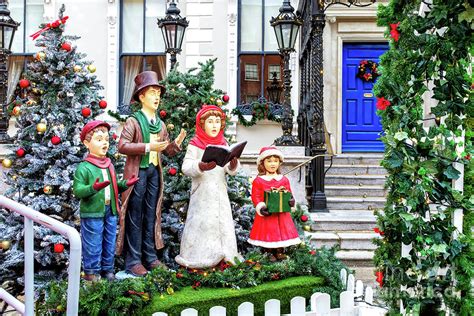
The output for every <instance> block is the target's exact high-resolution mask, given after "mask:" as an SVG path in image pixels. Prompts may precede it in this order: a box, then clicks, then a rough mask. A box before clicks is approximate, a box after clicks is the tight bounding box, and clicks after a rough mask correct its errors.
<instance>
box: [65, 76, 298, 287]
mask: <svg viewBox="0 0 474 316" xmlns="http://www.w3.org/2000/svg"><path fill="white" fill-rule="evenodd" d="M164 93H165V87H164V86H162V85H161V84H159V82H158V78H157V74H156V73H155V72H152V71H145V72H142V73H140V74H138V75H137V76H136V77H135V90H134V93H133V97H132V98H133V100H134V101H136V102H139V103H141V110H139V111H137V112H135V113H134V114H132V115H131V116H130V117H129V118H128V119H127V120H126V122H125V125H124V127H123V131H122V134H121V136H120V141H119V144H118V150H119V152H120V153H122V154H124V155H126V162H125V169H124V175H123V179H122V180H121V179H118V178H117V175H116V173H115V170H114V166H113V165H112V164H111V161H110V159H109V158H107V157H106V153H107V150H108V148H109V130H110V126H109V124H107V123H106V122H103V121H92V122H89V123H87V124H86V125H85V126H84V127H83V129H82V132H81V135H80V138H81V141H82V142H83V144H84V145H85V146H86V147H87V149H88V155H87V156H86V157H85V159H84V161H83V162H82V163H80V164H79V166H78V168H77V170H76V172H75V175H74V185H73V190H74V194H75V196H76V197H77V198H78V199H80V216H81V239H82V261H83V270H84V274H83V278H84V279H85V280H88V281H96V280H99V279H100V278H101V277H102V278H106V279H108V280H111V281H112V280H114V279H115V274H114V257H115V254H118V255H121V254H122V255H123V256H124V258H125V273H124V274H123V275H125V276H134V277H140V276H144V275H146V274H147V273H148V272H149V271H150V270H152V269H153V268H156V267H158V266H164V264H163V263H161V262H160V260H159V259H158V256H157V250H159V249H161V248H163V247H164V244H163V239H162V234H161V207H162V199H163V172H162V166H161V155H162V154H165V155H168V156H173V155H175V154H176V153H178V152H179V151H181V150H183V148H182V147H181V144H182V143H183V140H184V139H185V137H186V131H184V130H181V131H180V133H179V135H178V137H177V138H176V139H174V140H170V139H169V135H168V131H167V129H166V125H165V124H164V123H163V122H162V121H161V119H160V116H159V115H158V113H157V109H158V106H159V103H160V99H161V96H162V95H163V94H164ZM225 122H226V121H225V114H224V112H223V111H222V109H221V108H220V107H218V106H214V105H204V106H203V107H202V109H201V110H200V111H199V112H198V113H197V115H196V133H195V135H194V136H193V138H192V139H191V140H190V142H189V145H188V147H187V148H186V155H185V158H184V161H183V165H182V168H181V169H182V171H183V173H184V174H185V175H186V176H189V177H190V178H191V179H192V186H191V196H190V201H189V208H188V213H187V218H186V222H185V226H184V232H183V234H182V238H181V246H180V253H179V255H178V256H177V257H176V258H175V260H176V262H177V263H178V264H179V265H181V266H183V267H186V268H194V269H202V268H209V267H214V266H216V265H218V264H219V263H220V262H221V261H223V260H224V261H226V262H229V263H235V262H236V260H242V256H241V255H240V254H239V252H238V250H237V240H236V236H235V227H234V221H233V218H232V211H231V206H230V202H229V197H228V195H227V184H226V178H225V175H226V174H229V175H235V174H236V173H237V172H238V170H239V168H240V162H239V160H238V158H237V157H236V158H233V159H231V160H230V161H229V162H228V163H227V164H226V165H224V166H223V167H221V166H219V165H217V164H216V162H214V161H210V162H203V161H202V160H201V158H202V156H203V154H204V152H205V150H206V147H207V146H209V145H220V146H227V145H228V144H227V141H226V140H225V138H224V129H225ZM283 161H284V157H283V154H282V153H281V151H279V150H278V149H277V148H276V147H264V148H262V149H261V151H260V155H259V157H258V159H257V168H258V176H257V177H256V178H255V180H254V181H253V183H252V202H253V204H254V206H255V208H256V214H255V220H254V223H253V227H252V230H251V232H250V237H249V239H248V242H249V243H250V244H252V245H255V246H259V247H261V248H262V249H263V250H264V251H265V252H267V253H268V256H269V258H270V260H272V261H276V260H284V259H285V258H286V255H285V254H284V249H285V248H286V247H288V246H292V245H297V244H299V243H301V240H300V239H299V237H298V232H297V230H296V227H295V225H294V223H293V220H292V217H291V213H290V211H291V209H292V208H293V207H294V206H295V200H294V198H293V196H292V194H291V187H290V182H289V180H288V178H286V177H285V176H283V175H282V174H281V171H280V166H281V164H282V163H283ZM119 194H121V203H119ZM117 230H118V232H117Z"/></svg>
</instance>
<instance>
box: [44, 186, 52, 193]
mask: <svg viewBox="0 0 474 316" xmlns="http://www.w3.org/2000/svg"><path fill="white" fill-rule="evenodd" d="M43 192H44V193H45V194H51V193H53V187H52V186H50V185H45V186H44V188H43Z"/></svg>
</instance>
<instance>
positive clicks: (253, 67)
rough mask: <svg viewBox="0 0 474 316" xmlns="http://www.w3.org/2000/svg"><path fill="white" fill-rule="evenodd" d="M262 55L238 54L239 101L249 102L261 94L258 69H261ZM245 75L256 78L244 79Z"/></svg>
mask: <svg viewBox="0 0 474 316" xmlns="http://www.w3.org/2000/svg"><path fill="white" fill-rule="evenodd" d="M261 67H262V55H242V56H240V103H241V104H242V103H249V102H252V101H255V100H257V99H258V97H259V96H261V95H262V93H261V89H262V85H261V81H260V80H259V78H260V72H259V71H260V70H261V69H262V68H261ZM246 76H247V77H250V78H252V76H254V78H256V79H250V80H249V79H246Z"/></svg>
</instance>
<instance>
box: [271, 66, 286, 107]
mask: <svg viewBox="0 0 474 316" xmlns="http://www.w3.org/2000/svg"><path fill="white" fill-rule="evenodd" d="M281 90H283V89H282V87H280V85H279V84H278V79H277V73H276V72H273V73H272V83H271V84H270V86H268V87H267V94H268V100H269V101H270V102H272V103H274V104H279V103H280V96H281Z"/></svg>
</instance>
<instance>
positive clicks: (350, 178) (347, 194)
mask: <svg viewBox="0 0 474 316" xmlns="http://www.w3.org/2000/svg"><path fill="white" fill-rule="evenodd" d="M381 159H382V154H378V153H377V154H372V153H367V154H365V153H364V154H340V155H338V156H337V157H335V158H334V162H333V166H332V168H331V169H330V170H329V171H328V173H327V174H326V178H325V192H326V197H327V207H328V210H329V212H328V213H311V217H312V219H313V221H314V222H315V223H314V224H313V225H312V227H311V229H312V232H310V233H308V234H309V235H310V237H311V243H313V244H314V245H315V246H317V247H321V246H333V245H339V247H340V250H339V251H338V252H337V254H336V255H337V257H338V258H340V259H341V260H343V261H344V262H345V263H346V264H347V265H348V266H349V267H350V268H352V269H354V270H355V271H356V277H357V279H360V280H362V281H364V283H367V282H368V283H371V282H374V280H375V276H374V267H373V263H372V258H373V255H374V249H375V248H376V247H375V245H374V244H373V243H372V239H373V238H379V237H380V236H379V235H378V234H376V233H374V231H373V229H374V228H375V226H376V220H375V216H374V214H373V211H374V210H375V209H382V208H383V207H384V204H385V191H384V188H383V186H384V182H385V175H386V172H385V169H383V167H381V166H380V165H379V163H380V161H381Z"/></svg>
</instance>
